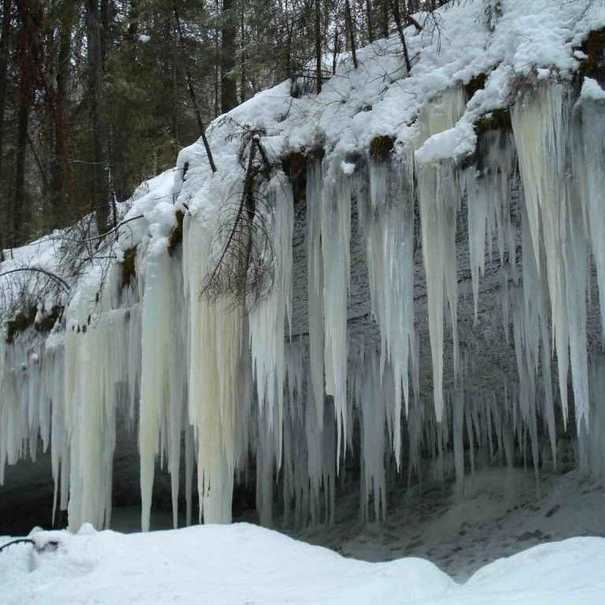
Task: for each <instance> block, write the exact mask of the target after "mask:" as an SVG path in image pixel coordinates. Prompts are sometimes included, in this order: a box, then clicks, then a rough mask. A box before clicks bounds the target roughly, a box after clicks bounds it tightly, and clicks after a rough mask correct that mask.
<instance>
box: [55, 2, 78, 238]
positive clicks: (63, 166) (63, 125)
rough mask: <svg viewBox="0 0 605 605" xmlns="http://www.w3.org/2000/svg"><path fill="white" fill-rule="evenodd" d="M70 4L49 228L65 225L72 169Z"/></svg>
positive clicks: (62, 47)
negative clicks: (70, 147)
mask: <svg viewBox="0 0 605 605" xmlns="http://www.w3.org/2000/svg"><path fill="white" fill-rule="evenodd" d="M76 4H77V3H76V2H73V1H72V0H65V1H64V2H63V15H62V19H61V33H60V42H59V55H58V65H57V84H56V90H55V94H54V104H53V105H54V107H53V108H52V109H53V113H54V157H53V158H52V162H51V205H52V221H51V225H50V226H51V227H58V226H62V225H64V224H65V221H66V220H68V219H69V218H71V217H68V216H67V214H68V212H67V211H68V208H67V203H66V200H67V196H66V193H67V191H66V189H67V183H68V182H69V181H71V166H70V164H69V158H68V140H69V125H68V120H67V109H66V104H67V86H68V83H69V63H70V60H71V34H72V29H73V21H74V13H75V5H76Z"/></svg>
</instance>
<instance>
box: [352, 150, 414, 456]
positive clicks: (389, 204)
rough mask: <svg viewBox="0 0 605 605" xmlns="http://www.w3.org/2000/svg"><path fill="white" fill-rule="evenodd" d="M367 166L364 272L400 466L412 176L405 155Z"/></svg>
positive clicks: (409, 350)
mask: <svg viewBox="0 0 605 605" xmlns="http://www.w3.org/2000/svg"><path fill="white" fill-rule="evenodd" d="M369 166H370V171H369V175H370V207H369V208H368V209H367V210H366V212H365V214H366V216H365V221H364V222H365V223H366V226H365V228H366V249H367V262H368V277H369V286H370V297H371V304H372V314H373V316H374V318H375V319H376V321H377V323H378V326H379V328H380V340H381V348H380V351H381V361H380V367H381V374H382V373H384V371H385V367H386V365H387V363H388V364H389V365H390V368H391V369H392V373H393V380H394V384H395V399H394V406H393V408H392V417H391V420H390V426H391V427H392V432H393V451H394V453H395V460H396V462H397V465H398V466H399V464H400V462H401V402H402V398H403V401H404V402H405V410H406V414H407V411H408V406H409V391H410V369H411V366H412V365H413V364H412V358H413V351H414V347H415V332H414V197H413V195H414V194H413V186H412V183H413V175H412V174H411V170H410V169H409V166H408V161H407V160H406V159H401V158H393V159H392V160H389V161H383V162H380V161H376V160H370V164H369ZM360 203H361V202H360ZM402 395H403V397H402ZM380 405H382V404H380Z"/></svg>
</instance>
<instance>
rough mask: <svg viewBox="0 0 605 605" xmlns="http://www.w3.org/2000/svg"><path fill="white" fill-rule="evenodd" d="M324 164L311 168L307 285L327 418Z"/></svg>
mask: <svg viewBox="0 0 605 605" xmlns="http://www.w3.org/2000/svg"><path fill="white" fill-rule="evenodd" d="M322 179H323V173H322V165H321V161H320V160H318V159H315V158H313V159H311V160H310V161H309V163H308V168H307V188H306V189H307V191H306V198H307V220H306V228H307V233H306V242H307V284H308V291H309V310H308V314H309V351H310V372H311V387H312V388H311V395H312V397H313V402H314V405H315V408H316V412H315V413H316V417H317V418H318V419H319V423H320V426H321V423H323V417H324V393H325V390H324V332H323V328H324V324H323V280H324V277H323V264H322V259H321V205H322V200H321V187H322Z"/></svg>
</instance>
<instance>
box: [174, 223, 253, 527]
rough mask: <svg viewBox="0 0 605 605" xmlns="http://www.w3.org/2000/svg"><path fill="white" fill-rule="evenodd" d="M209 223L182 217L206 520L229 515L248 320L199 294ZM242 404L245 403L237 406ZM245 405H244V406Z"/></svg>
mask: <svg viewBox="0 0 605 605" xmlns="http://www.w3.org/2000/svg"><path fill="white" fill-rule="evenodd" d="M212 227H213V223H212V222H210V224H203V223H202V221H201V220H199V218H198V217H186V219H185V223H184V240H183V245H184V253H185V254H184V262H183V272H184V273H183V275H184V279H185V292H186V295H187V298H188V304H189V328H190V349H189V405H188V410H189V421H190V423H191V424H192V425H193V427H194V429H195V434H196V439H197V444H198V457H197V463H198V464H197V472H198V493H199V499H200V516H202V515H203V520H204V522H205V523H228V522H230V521H231V502H232V498H233V481H234V472H235V465H236V462H237V460H238V457H239V454H240V452H239V448H240V447H241V446H242V443H244V444H245V442H244V441H243V440H242V439H240V438H239V435H238V429H239V428H241V426H242V424H244V423H242V422H241V420H240V418H239V415H238V414H239V413H240V412H241V408H240V406H241V402H242V399H243V395H242V390H243V388H244V386H245V385H242V381H241V374H240V370H241V369H242V359H243V353H244V343H245V335H246V329H245V328H246V326H245V322H244V313H243V309H242V308H241V305H237V304H235V303H234V302H233V301H232V300H227V299H226V298H224V297H219V298H218V299H216V300H209V299H208V298H207V297H205V296H201V295H200V291H201V285H202V279H203V278H204V276H205V275H207V273H208V271H209V270H210V268H211V264H210V263H211V242H212V234H213V232H214V231H213V229H212ZM241 407H244V406H241ZM244 409H245V407H244Z"/></svg>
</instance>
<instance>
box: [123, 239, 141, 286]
mask: <svg viewBox="0 0 605 605" xmlns="http://www.w3.org/2000/svg"><path fill="white" fill-rule="evenodd" d="M136 261H137V249H136V246H135V247H133V248H128V250H126V252H124V260H123V261H122V288H127V287H128V286H129V285H130V284H131V283H132V281H133V280H134V279H136V276H137V262H136Z"/></svg>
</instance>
